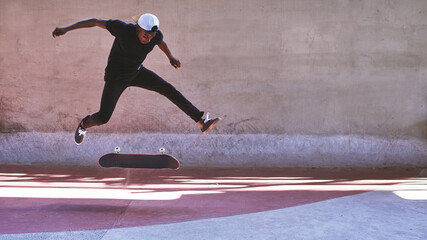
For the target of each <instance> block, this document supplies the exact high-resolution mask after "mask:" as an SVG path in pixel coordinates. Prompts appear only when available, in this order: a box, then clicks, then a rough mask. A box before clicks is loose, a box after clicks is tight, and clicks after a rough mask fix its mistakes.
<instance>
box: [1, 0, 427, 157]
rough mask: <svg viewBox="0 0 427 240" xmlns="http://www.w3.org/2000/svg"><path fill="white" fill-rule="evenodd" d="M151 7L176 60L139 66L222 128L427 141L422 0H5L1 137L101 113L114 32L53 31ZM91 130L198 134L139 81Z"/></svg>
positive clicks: (156, 57)
mask: <svg viewBox="0 0 427 240" xmlns="http://www.w3.org/2000/svg"><path fill="white" fill-rule="evenodd" d="M143 12H151V13H154V14H156V15H157V16H158V17H159V19H160V29H162V31H163V33H164V35H165V41H166V42H167V43H168V45H169V47H170V48H171V50H172V52H173V54H174V55H175V56H176V57H177V58H179V59H180V60H181V63H182V68H181V69H179V70H175V69H174V68H172V67H171V66H170V65H169V62H168V60H167V58H166V56H164V54H163V53H162V52H161V51H160V50H159V49H155V50H154V51H153V52H152V54H151V55H150V56H149V57H148V58H147V60H146V61H145V63H144V65H145V66H146V67H148V68H149V69H152V70H153V71H155V72H157V73H158V74H159V75H160V76H162V77H163V78H165V79H166V80H167V81H169V82H171V83H172V84H173V85H174V86H175V87H176V88H178V89H179V90H180V91H181V92H182V93H183V94H184V95H185V96H186V97H188V98H189V100H190V101H192V102H193V103H194V104H195V105H196V106H197V107H199V108H200V109H202V110H207V111H210V112H211V113H212V114H213V115H215V116H220V117H222V118H223V119H224V121H223V122H222V123H221V124H220V125H219V126H218V128H216V129H215V130H213V133H214V134H221V135H224V134H225V135H228V134H231V135H234V134H267V135H268V134H279V135H284V134H285V135H290V136H292V135H304V136H313V137H314V138H315V139H318V141H319V142H321V141H324V138H323V137H331V138H334V137H335V136H353V135H357V136H362V138H363V137H365V136H368V137H370V136H374V137H375V138H380V139H384V140H385V141H393V140H394V139H409V138H411V139H413V138H415V139H418V140H417V141H422V142H426V139H427V81H426V75H427V41H426V39H427V1H425V0H408V1H400V0H358V1H356V0H354V1H353V0H299V1H294V0H267V1H259V0H244V1H227V0H215V1H207V0H206V1H200V0H199V1H197V0H180V1H172V0H170V1H154V0H151V1H138V0H124V1H113V0H102V1H101V0H95V1H80V0H71V1H65V0H60V1H56V0H37V1H30V0H0V21H1V24H0V132H3V133H14V132H63V131H65V132H72V131H74V129H75V126H76V124H77V123H78V121H79V119H81V118H82V117H84V116H85V115H87V114H89V113H93V112H96V111H97V110H98V107H99V102H100V97H101V93H102V88H103V71H104V68H105V65H106V62H107V57H108V53H109V50H110V47H111V44H112V42H113V37H112V36H111V35H110V34H109V33H108V31H105V30H103V29H99V28H93V29H82V30H77V31H74V32H69V33H67V34H66V35H65V36H62V37H60V38H57V39H54V38H52V36H51V32H52V30H53V29H54V28H55V27H56V26H64V25H68V24H71V23H73V22H76V21H78V20H81V19H85V18H92V17H98V18H106V19H108V18H114V19H121V20H123V21H126V22H130V21H131V16H133V15H137V14H139V13H143ZM90 130H91V132H98V133H105V132H114V133H126V134H131V133H139V132H146V133H169V134H184V133H185V134H189V133H191V134H198V133H199V130H198V129H197V127H196V125H194V123H193V122H192V120H191V119H190V118H188V117H187V116H186V115H185V114H183V113H182V112H180V110H179V109H178V108H176V107H175V106H174V105H173V104H171V103H170V102H168V101H167V100H166V99H165V98H163V97H162V96H160V95H157V94H155V93H151V92H148V91H146V90H143V89H137V88H130V89H128V90H126V91H125V93H124V94H123V96H122V98H121V99H120V101H119V104H118V106H117V108H116V111H115V112H114V114H113V117H112V119H111V121H110V122H109V123H108V124H107V125H104V126H102V127H98V128H94V129H90ZM272 136H273V139H274V135H272ZM322 139H323V140H322ZM17 144H18V143H17ZM425 146H426V145H424V148H421V151H424V155H423V156H426V154H427V153H426V152H427V150H426V149H425ZM423 160H424V159H423ZM424 163H425V162H424ZM418 165H419V164H418Z"/></svg>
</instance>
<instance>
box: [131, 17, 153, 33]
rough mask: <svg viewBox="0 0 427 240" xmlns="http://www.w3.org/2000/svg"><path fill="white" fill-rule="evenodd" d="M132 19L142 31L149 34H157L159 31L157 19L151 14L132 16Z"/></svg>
mask: <svg viewBox="0 0 427 240" xmlns="http://www.w3.org/2000/svg"><path fill="white" fill-rule="evenodd" d="M132 19H133V20H134V21H135V22H136V23H137V24H138V25H139V26H140V27H141V28H142V29H144V30H146V31H149V32H157V30H158V29H159V19H158V18H157V17H156V16H155V15H153V14H151V13H146V14H143V15H141V16H139V17H138V16H134V17H132Z"/></svg>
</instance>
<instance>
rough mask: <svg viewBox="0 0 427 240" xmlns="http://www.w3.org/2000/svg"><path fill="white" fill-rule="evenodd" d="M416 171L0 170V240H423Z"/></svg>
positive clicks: (425, 200) (424, 177)
mask: <svg viewBox="0 0 427 240" xmlns="http://www.w3.org/2000/svg"><path fill="white" fill-rule="evenodd" d="M426 213H427V171H425V170H422V169H381V170H378V169H214V168H210V169H209V168H208V169H200V168H181V169H179V170H176V171H173V170H140V169H132V170H129V169H118V168H115V169H104V168H100V167H77V168H76V167H41V166H11V165H0V216H1V218H0V239H13V240H15V239H64V240H65V239H358V240H359V239H387V240H390V239H405V240H408V239H426V236H427V228H426V225H425V223H426V222H427V215H426Z"/></svg>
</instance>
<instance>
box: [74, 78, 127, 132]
mask: <svg viewBox="0 0 427 240" xmlns="http://www.w3.org/2000/svg"><path fill="white" fill-rule="evenodd" d="M126 87H127V83H124V82H112V81H107V82H105V85H104V90H103V92H102V98H101V106H100V108H99V112H96V113H94V114H92V115H88V116H86V117H85V118H84V119H83V120H82V127H83V128H84V129H87V128H90V127H93V126H99V125H102V124H105V123H107V122H108V121H109V120H110V118H111V115H113V111H114V109H115V107H116V104H117V101H118V100H119V98H120V96H121V95H122V93H123V91H124V90H125V89H126Z"/></svg>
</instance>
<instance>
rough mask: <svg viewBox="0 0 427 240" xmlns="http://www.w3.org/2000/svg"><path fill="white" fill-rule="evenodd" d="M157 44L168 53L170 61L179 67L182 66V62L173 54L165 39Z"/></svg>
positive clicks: (175, 66)
mask: <svg viewBox="0 0 427 240" xmlns="http://www.w3.org/2000/svg"><path fill="white" fill-rule="evenodd" d="M157 46H159V48H160V49H161V50H162V51H163V52H164V53H165V54H166V56H167V57H168V58H169V62H170V63H171V65H172V66H173V67H174V68H176V69H178V68H180V67H181V62H180V61H179V60H178V59H177V58H175V57H174V56H172V53H171V51H170V50H169V47H168V45H167V44H166V42H165V41H162V42H161V43H159V44H158V45H157Z"/></svg>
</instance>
